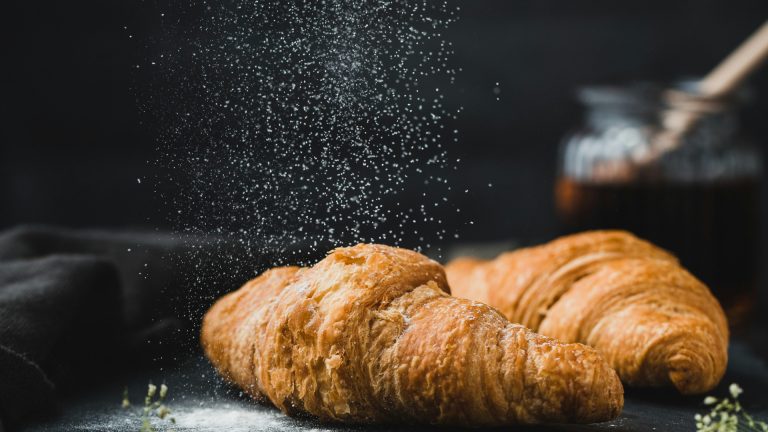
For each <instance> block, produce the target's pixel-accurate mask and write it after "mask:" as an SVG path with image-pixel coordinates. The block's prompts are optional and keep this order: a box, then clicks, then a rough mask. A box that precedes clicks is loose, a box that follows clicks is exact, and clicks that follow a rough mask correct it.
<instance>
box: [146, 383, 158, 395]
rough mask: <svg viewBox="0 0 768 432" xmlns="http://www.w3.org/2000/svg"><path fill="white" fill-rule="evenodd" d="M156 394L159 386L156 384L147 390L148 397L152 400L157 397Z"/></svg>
mask: <svg viewBox="0 0 768 432" xmlns="http://www.w3.org/2000/svg"><path fill="white" fill-rule="evenodd" d="M155 392H157V386H156V385H154V384H150V385H149V387H148V388H147V397H149V398H151V397H153V396H154V395H155Z"/></svg>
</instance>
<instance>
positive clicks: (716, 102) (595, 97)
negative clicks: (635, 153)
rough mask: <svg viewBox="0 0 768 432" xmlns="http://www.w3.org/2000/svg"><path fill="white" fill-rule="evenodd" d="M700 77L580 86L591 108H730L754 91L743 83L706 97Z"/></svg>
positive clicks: (581, 96)
mask: <svg viewBox="0 0 768 432" xmlns="http://www.w3.org/2000/svg"><path fill="white" fill-rule="evenodd" d="M698 82H699V80H697V79H682V80H678V81H674V82H672V83H670V84H666V85H665V84H663V83H654V82H650V81H635V82H630V83H627V84H615V85H605V84H603V85H585V86H581V87H578V88H577V91H576V96H577V99H578V100H579V102H581V103H582V104H583V105H585V106H587V107H588V108H592V109H594V108H609V109H616V110H631V111H644V112H647V111H658V110H665V109H670V108H674V109H682V110H691V111H702V112H717V111H728V110H732V109H735V108H738V107H739V106H741V105H743V104H744V103H747V102H748V101H749V100H750V99H751V95H752V91H751V89H750V88H749V87H747V86H743V87H741V88H740V89H738V90H736V91H734V92H733V93H732V94H730V95H728V96H726V97H705V96H703V95H699V94H698V93H696V85H697V84H698Z"/></svg>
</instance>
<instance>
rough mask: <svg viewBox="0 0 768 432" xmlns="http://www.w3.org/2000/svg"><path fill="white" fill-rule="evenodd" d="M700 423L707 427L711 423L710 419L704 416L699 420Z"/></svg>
mask: <svg viewBox="0 0 768 432" xmlns="http://www.w3.org/2000/svg"><path fill="white" fill-rule="evenodd" d="M701 422H702V423H704V424H705V425H708V424H710V423H712V419H711V418H710V417H709V416H708V415H705V416H704V417H703V418H702V419H701Z"/></svg>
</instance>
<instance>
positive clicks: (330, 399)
mask: <svg viewBox="0 0 768 432" xmlns="http://www.w3.org/2000/svg"><path fill="white" fill-rule="evenodd" d="M202 344H203V347H204V349H205V352H206V354H207V356H208V358H209V359H210V360H211V362H212V363H213V364H214V365H215V366H216V368H217V369H218V370H219V371H220V372H221V373H222V374H223V375H224V376H225V377H226V378H227V379H229V380H230V381H232V382H233V383H235V384H237V385H238V386H240V387H241V388H242V389H244V390H245V391H246V392H248V393H249V394H251V395H252V396H254V397H255V398H257V399H261V400H265V401H266V400H268V401H270V402H272V403H273V404H274V405H276V406H277V407H278V408H280V409H281V410H282V411H284V412H286V413H288V414H290V415H299V416H301V415H309V416H312V417H315V418H318V419H321V420H323V421H341V422H353V423H392V422H409V423H434V424H456V425H476V426H479V425H505V424H513V423H541V422H582V423H587V422H597V421H603V420H609V419H612V418H614V417H616V416H617V415H618V414H619V412H620V411H621V407H622V405H623V389H622V387H621V382H620V381H619V379H618V377H617V375H616V373H615V372H614V371H613V369H611V367H610V366H609V365H608V363H607V362H606V361H605V360H604V359H603V358H602V357H601V356H600V355H599V354H598V353H597V352H596V351H595V350H594V349H592V348H590V347H587V346H584V345H581V344H563V343H560V342H557V341H555V340H553V339H550V338H547V337H544V336H540V335H536V334H534V333H533V332H531V331H530V330H528V329H526V328H524V327H522V326H520V325H515V324H512V323H510V322H509V321H508V320H507V319H506V318H504V317H503V316H502V315H501V314H500V313H498V312H497V311H496V310H494V309H493V308H491V307H489V306H487V305H484V304H481V303H477V302H474V301H470V300H464V299H458V298H455V297H451V296H450V295H448V286H447V284H446V279H445V273H444V271H443V268H442V267H441V266H440V265H439V264H437V263H436V262H434V261H432V260H429V259H427V258H426V257H424V256H422V255H420V254H418V253H415V252H411V251H407V250H403V249H397V248H392V247H387V246H380V245H358V246H355V247H351V248H341V249H337V250H335V251H333V252H332V253H331V254H330V255H329V256H328V257H327V258H325V259H324V260H322V261H321V262H320V263H318V264H317V265H315V266H314V267H311V268H307V269H298V268H295V267H288V268H277V269H273V270H270V271H267V272H265V273H264V274H262V275H261V276H259V277H257V278H256V279H254V280H252V281H250V282H248V283H247V284H246V285H245V286H243V287H242V288H241V289H240V290H238V291H235V292H233V293H231V294H228V295H227V296H225V297H223V298H222V299H220V300H219V301H218V302H217V303H216V304H215V305H214V306H213V307H212V308H211V309H210V310H209V311H208V313H207V314H206V316H205V318H204V321H203V328H202Z"/></svg>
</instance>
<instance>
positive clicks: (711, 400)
mask: <svg viewBox="0 0 768 432" xmlns="http://www.w3.org/2000/svg"><path fill="white" fill-rule="evenodd" d="M715 403H717V398H716V397H714V396H707V397H705V398H704V405H713V404H715Z"/></svg>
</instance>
